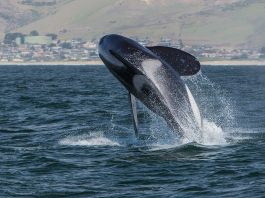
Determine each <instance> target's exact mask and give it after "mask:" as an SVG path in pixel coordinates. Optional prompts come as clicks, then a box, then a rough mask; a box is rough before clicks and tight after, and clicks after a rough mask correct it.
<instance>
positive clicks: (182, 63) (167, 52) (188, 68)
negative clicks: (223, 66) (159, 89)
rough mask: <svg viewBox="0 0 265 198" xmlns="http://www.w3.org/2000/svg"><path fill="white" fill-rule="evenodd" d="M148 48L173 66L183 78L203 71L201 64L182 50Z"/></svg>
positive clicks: (161, 47)
mask: <svg viewBox="0 0 265 198" xmlns="http://www.w3.org/2000/svg"><path fill="white" fill-rule="evenodd" d="M147 48H148V49H149V50H151V51H152V52H153V53H154V54H156V55H157V56H159V57H160V58H161V59H162V60H164V61H165V62H167V63H168V64H169V65H171V66H172V67H173V68H174V69H175V70H176V71H177V72H178V73H179V74H180V75H181V76H190V75H194V74H196V73H197V72H199V71H200V69H201V65H200V62H199V61H198V60H197V59H196V58H195V57H194V56H192V55H191V54H189V53H187V52H184V51H182V50H179V49H176V48H171V47H164V46H153V47H147Z"/></svg>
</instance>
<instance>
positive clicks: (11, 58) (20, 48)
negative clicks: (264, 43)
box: [0, 31, 265, 64]
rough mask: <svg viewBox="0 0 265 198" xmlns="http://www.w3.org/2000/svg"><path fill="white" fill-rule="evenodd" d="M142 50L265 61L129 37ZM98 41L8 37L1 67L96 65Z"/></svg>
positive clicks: (260, 55)
mask: <svg viewBox="0 0 265 198" xmlns="http://www.w3.org/2000/svg"><path fill="white" fill-rule="evenodd" d="M132 39H134V40H136V41H138V42H139V43H140V44H142V45H144V46H148V45H149V46H152V45H162V46H168V47H176V48H178V49H183V50H185V51H187V52H189V53H191V54H193V55H194V56H196V57H197V58H198V59H199V60H260V59H265V47H264V48H262V49H259V50H249V49H228V48H225V49H222V48H217V47H213V46H207V45H192V46H190V45H186V44H185V43H184V42H183V41H182V40H177V41H174V40H171V39H168V38H161V39H160V41H157V42H154V41H151V40H149V39H148V38H147V37H146V38H138V37H132ZM97 44H98V40H96V39H94V40H91V41H84V40H82V39H81V38H76V39H71V40H61V39H59V38H58V36H57V35H56V34H47V35H40V34H39V33H38V32H37V31H32V32H31V33H30V34H29V35H24V34H21V33H7V34H6V35H5V38H4V40H3V41H2V42H1V43H0V64H5V63H35V62H36V63H39V62H88V61H98V60H99V56H98V50H97Z"/></svg>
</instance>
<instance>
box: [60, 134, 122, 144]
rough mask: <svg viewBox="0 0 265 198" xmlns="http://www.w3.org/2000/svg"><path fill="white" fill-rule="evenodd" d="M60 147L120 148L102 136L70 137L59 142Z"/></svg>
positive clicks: (114, 142)
mask: <svg viewBox="0 0 265 198" xmlns="http://www.w3.org/2000/svg"><path fill="white" fill-rule="evenodd" d="M59 144H60V145H68V146H120V144H119V143H118V142H116V141H113V140H111V139H109V138H107V137H105V136H104V135H102V134H93V135H79V136H69V137H66V138H63V139H62V140H60V141H59Z"/></svg>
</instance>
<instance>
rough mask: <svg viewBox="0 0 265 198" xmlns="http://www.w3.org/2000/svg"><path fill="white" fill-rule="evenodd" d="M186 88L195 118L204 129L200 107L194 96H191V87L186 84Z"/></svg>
mask: <svg viewBox="0 0 265 198" xmlns="http://www.w3.org/2000/svg"><path fill="white" fill-rule="evenodd" d="M185 87H186V90H187V93H188V97H189V101H190V105H191V108H192V111H193V114H194V117H195V119H196V121H197V123H198V125H199V127H200V128H202V118H201V114H200V110H199V107H198V105H197V103H196V101H195V99H194V97H193V95H192V94H191V92H190V89H189V87H188V86H187V85H186V84H185Z"/></svg>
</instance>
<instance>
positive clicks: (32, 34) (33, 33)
mask: <svg viewBox="0 0 265 198" xmlns="http://www.w3.org/2000/svg"><path fill="white" fill-rule="evenodd" d="M29 35H30V36H39V32H38V31H37V30H32V31H31V32H30V33H29Z"/></svg>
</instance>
